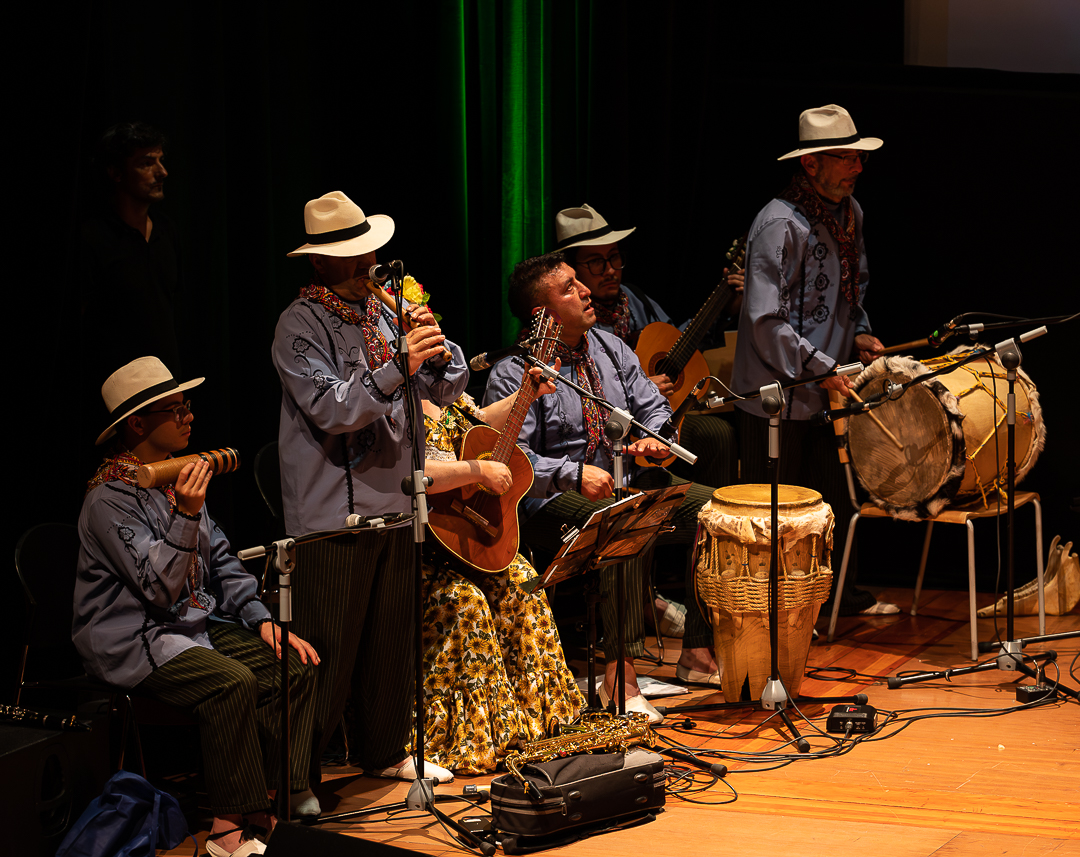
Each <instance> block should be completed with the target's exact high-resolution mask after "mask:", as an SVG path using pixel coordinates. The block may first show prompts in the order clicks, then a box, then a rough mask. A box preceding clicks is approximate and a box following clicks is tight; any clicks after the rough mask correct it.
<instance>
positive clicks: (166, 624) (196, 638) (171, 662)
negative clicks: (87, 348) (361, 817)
mask: <svg viewBox="0 0 1080 857" xmlns="http://www.w3.org/2000/svg"><path fill="white" fill-rule="evenodd" d="M202 382H203V379H202V378H196V379H194V380H192V381H187V382H185V383H183V384H178V383H177V382H176V381H175V380H174V378H173V376H172V374H171V373H170V372H169V370H168V369H167V368H166V367H165V365H164V364H163V363H162V362H161V361H160V360H159V359H158V358H156V357H140V358H139V359H138V360H133V361H132V362H131V363H128V364H127V365H125V366H123V367H122V368H120V369H118V370H117V371H116V372H114V373H113V374H112V375H110V376H109V378H108V380H107V381H106V382H105V385H104V386H103V387H102V390H101V392H102V397H103V398H104V400H105V406H106V408H107V409H108V411H109V418H110V424H109V426H108V428H106V429H105V431H104V432H102V433H101V435H100V436H99V437H98V439H97V443H98V445H101V444H103V443H105V442H106V441H108V440H110V439H112V441H113V443H112V446H111V447H110V449H109V453H108V455H107V457H106V458H105V460H104V461H103V462H102V464H101V466H100V467H99V468H98V471H97V473H96V474H95V475H94V478H93V479H92V480H91V481H90V484H89V486H88V488H87V493H86V498H85V500H84V501H83V508H82V513H81V514H80V516H79V540H80V542H81V547H80V550H79V561H78V566H77V570H76V574H77V577H76V582H75V604H74V615H75V618H74V622H73V624H72V639H73V640H74V643H75V647H76V649H78V651H79V654H80V656H81V657H82V659H83V663H84V665H85V668H86V671H87V673H89V674H90V675H92V676H94V677H95V678H99V679H101V680H103V681H106V682H109V683H110V684H113V685H117V686H118V687H124V688H135V689H137V691H138V693H139V695H141V696H149V697H151V698H153V699H157V700H160V701H162V702H165V703H168V704H169V705H173V706H176V707H178V708H182V709H184V710H186V711H188V712H189V713H190V714H191V715H192V716H193V717H194V718H195V720H196V722H197V723H198V725H199V734H200V737H201V741H202V749H203V766H204V774H205V779H206V787H207V794H208V797H209V801H210V806H211V809H212V811H213V814H214V822H213V826H212V828H211V835H210V838H209V839H208V841H207V843H206V850H207V853H209V854H211V855H213V857H223V856H224V855H229V854H238V855H247V854H260V853H262V852H263V850H265V848H264V846H263V844H262V843H261V842H258V841H257V840H255V839H253V838H251V837H252V835H253V834H252V833H251V831H250V829H249V828H248V822H252V823H254V824H256V825H260V826H262V827H264V828H268V827H270V826H272V824H273V821H274V819H273V816H272V811H271V807H270V799H269V796H268V794H267V789H268V788H269V789H274V788H277V785H278V783H279V782H280V775H279V773H278V771H277V770H275V767H276V766H277V765H278V762H279V760H280V758H281V756H280V753H279V745H278V744H277V742H276V741H261V740H260V737H261V736H263V737H265V736H267V735H271V734H277V731H278V727H279V722H280V721H279V718H280V709H279V708H278V699H279V697H280V692H279V684H280V665H279V663H278V660H279V659H280V657H281V644H280V636H279V632H278V630H277V628H276V626H275V625H274V623H273V621H271V618H270V611H269V610H268V609H267V608H266V606H265V605H264V604H263V603H262V602H261V601H260V600H259V597H258V581H257V580H256V579H255V577H253V576H252V575H251V574H249V573H248V572H247V571H245V570H244V568H243V566H242V565H241V564H240V561H239V560H237V559H236V557H235V556H233V555H232V554H231V553H230V549H229V543H228V541H227V540H226V538H225V536H224V534H223V533H222V532H221V530H220V529H219V528H218V526H217V525H216V524H215V523H214V522H213V521H212V520H211V519H210V517H209V515H208V513H207V512H206V508H205V505H204V504H205V501H206V493H207V487H208V485H209V482H210V470H209V466H208V465H207V463H206V462H199V463H198V464H189V465H187V466H186V467H184V469H183V470H181V471H180V474H179V476H178V477H177V478H176V482H175V483H174V484H171V485H164V486H162V487H160V488H150V489H146V488H141V487H139V485H138V482H137V472H138V468H139V467H140V465H142V464H151V463H154V462H157V461H163V460H165V459H166V458H169V457H171V456H172V455H173V454H174V453H177V452H180V451H181V450H183V449H185V448H186V447H187V445H188V440H189V438H190V436H191V424H192V422H193V416H192V412H191V403H190V401H187V400H185V399H184V395H183V394H184V393H185V392H186V391H187V390H190V389H192V388H194V387H197V386H198V385H199V384H201V383H202ZM290 644H291V645H292V647H293V648H294V649H295V650H296V651H295V652H290V657H289V668H290V691H289V692H290V703H291V707H290V721H291V725H290V731H291V733H292V736H293V738H294V741H293V747H292V757H291V766H292V771H291V777H290V779H291V784H290V788H291V789H292V790H293V791H294V794H293V795H292V800H291V803H292V808H293V811H294V814H297V815H318V814H319V804H318V801H317V800H316V798H315V797H314V795H313V794H312V793H311V791H310V790H309V789H308V752H309V748H310V745H311V727H312V715H313V712H314V708H313V703H314V691H315V665H316V664H318V663H319V656H318V655H317V654H316V652H315V650H314V649H313V648H312V647H311V646H310V645H309V644H308V643H306V642H305V641H304V640H302V639H301V638H299V637H297V636H296V635H295V634H294V635H292V636H291V637H290Z"/></svg>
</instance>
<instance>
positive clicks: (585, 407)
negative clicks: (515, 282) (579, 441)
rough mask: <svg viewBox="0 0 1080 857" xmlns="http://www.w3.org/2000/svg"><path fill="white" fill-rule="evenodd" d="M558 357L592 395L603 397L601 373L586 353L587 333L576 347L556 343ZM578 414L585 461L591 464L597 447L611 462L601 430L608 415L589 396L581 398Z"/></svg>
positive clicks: (609, 452)
mask: <svg viewBox="0 0 1080 857" xmlns="http://www.w3.org/2000/svg"><path fill="white" fill-rule="evenodd" d="M554 356H556V357H561V358H562V362H563V365H564V366H572V367H573V368H574V370H575V371H576V373H577V382H578V384H580V385H581V386H582V387H583V388H584V389H585V390H586V391H587V392H589V393H592V394H593V395H594V396H599V397H600V398H601V399H602V398H604V385H603V383H602V382H601V381H600V372H599V371H598V370H597V368H596V363H595V362H594V361H593V359H592V355H591V354H589V335H588V334H587V333H586V334H585V335H584V336H582V337H581V343H580V344H579V345H578V346H576V347H575V348H570V347H569V346H568V345H566V344H565V343H563V342H559V343H557V344H556V345H555V355H554ZM581 415H582V417H583V418H584V421H585V432H586V435H587V437H588V441H587V443H586V447H585V463H586V464H592V461H593V457H594V456H595V455H596V450H597V449H598V448H600V447H602V448H603V450H604V452H605V454H606V455H607V457H608V460H609V461H614V459H615V456H614V452H613V451H612V446H611V438H609V437H608V436H607V434H606V433H605V432H604V426H605V425H606V424H607V417H605V416H604V414H603V413H601V411H600V406H599V405H598V404H596V402H594V401H593V400H592V399H582V400H581Z"/></svg>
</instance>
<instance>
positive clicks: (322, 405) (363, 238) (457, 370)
mask: <svg viewBox="0 0 1080 857" xmlns="http://www.w3.org/2000/svg"><path fill="white" fill-rule="evenodd" d="M304 228H305V232H306V237H307V240H306V241H305V242H304V243H303V244H302V245H301V246H299V247H297V248H296V249H295V250H293V251H292V252H290V253H288V254H287V255H289V256H293V257H296V256H307V257H308V258H309V259H310V260H311V265H312V267H313V269H314V270H313V272H312V277H311V280H310V281H309V283H308V284H307V285H306V286H304V287H303V288H302V289H301V290H300V294H299V295H298V296H297V298H296V299H295V300H294V301H292V303H290V304H289V306H287V307H286V308H285V311H284V312H283V313H282V314H281V318H280V319H279V320H278V325H277V329H276V331H275V334H274V344H273V348H272V352H271V353H272V359H273V362H274V366H275V368H276V369H277V372H278V377H279V379H280V381H281V386H282V397H281V419H280V425H279V430H278V455H279V458H280V461H281V483H282V484H281V488H282V502H283V506H284V512H285V527H286V530H287V532H289V533H290V534H291V535H302V534H304V533H307V532H311V531H313V530H332V529H339V528H341V527H343V526H345V521H346V518H347V517H348V516H349V515H353V514H355V515H359V516H385V515H392V514H395V513H407V512H409V511H410V508H411V504H410V500H409V498H408V497H407V496H406V495H405V494H403V493H402V492H401V483H402V479H403V478H404V477H405V476H407V475H409V474H410V472H411V470H412V466H411V462H410V454H411V449H412V447H413V444H419V445H420V446H421V448H422V446H423V422H422V421H421V422H420V423H419V425H415V426H413V425H410V422H409V420H408V418H407V415H406V403H405V401H404V398H403V396H402V394H401V385H402V383H403V381H404V378H403V376H402V374H401V370H400V369H399V367H398V363H397V361H395V360H394V359H393V358H394V357H395V356H396V355H395V349H394V347H393V345H392V343H393V342H394V341H395V337H396V333H392V332H391V331H390V329H389V328H388V327H387V326H386V322H385V320H384V318H383V313H382V304H381V303H380V302H379V300H378V299H377V298H376V297H375V295H373V294H372V291H371V288H370V280H369V278H368V269H369V268H370V266H371V265H373V264H375V262H376V251H378V250H380V249H381V248H382V247H383V246H385V245H386V243H387V242H388V241H389V240H390V239H391V237H392V236H393V235H394V221H393V220H392V219H391V218H390V217H388V216H386V215H384V214H372V215H365V213H364V211H363V210H362V209H361V208H360V206H358V205H357V204H356V203H355V202H353V201H352V200H351V199H349V197H348V196H346V195H345V194H344V193H342V192H340V191H333V192H331V193H328V194H325V195H323V196H321V197H319V198H318V199H313V200H311V201H310V202H308V203H307V205H305V207H304ZM419 316H420V317H419V319H418V321H419V322H420V326H418V327H416V328H415V329H413V330H410V331H409V332H408V333H407V334H406V335H405V336H406V340H407V343H408V363H407V371H408V372H409V373H410V375H412V376H413V378H414V383H413V384H412V385H411V386H412V390H413V393H414V396H415V397H416V398H417V400H419V399H420V398H424V399H427V400H429V401H431V402H434V403H436V404H437V405H439V406H446V405H449V404H450V403H451V402H453V401H454V400H455V399H457V397H458V396H459V395H461V393H462V392H464V388H465V384H466V382H467V381H468V370H467V368H466V366H465V359H464V357H463V355H462V353H461V350H460V349H459V348H458V347H457V346H456V345H454V344H453V343H451V342H450V341H448V340H446V338H445V337H444V336H443V334H442V331H441V330H440V329H439V327H438V326H437V325H436V324H435V323H434V318H433V317H432V315H431V313H430V310H427V309H426V308H423V309H422V310H421V311H420V313H419ZM444 352H448V353H449V356H450V360H449V361H448V360H447V359H446V357H445V356H444ZM416 411H417V413H419V411H420V404H419V401H417V403H416ZM414 547H415V546H414V543H413V540H412V537H411V533H410V531H409V529H408V528H397V529H389V530H386V531H382V532H375V531H368V532H364V533H363V534H360V535H350V536H338V537H335V538H332V539H325V540H323V541H318V542H313V543H309V544H305V545H301V546H298V548H297V565H298V567H299V568H300V573H299V574H298V575H297V578H296V579H295V580H294V583H293V601H294V605H295V608H294V614H293V621H294V626H295V627H296V629H297V631H298V632H299V633H300V634H302V635H306V636H307V637H308V639H310V640H311V641H312V643H313V645H315V647H316V648H317V649H318V650H319V653H320V655H321V656H322V658H323V664H322V667H321V668H320V677H319V686H318V688H317V690H316V702H315V729H314V734H313V752H312V764H313V769H312V775H313V776H316V777H317V776H318V760H319V758H320V756H321V755H322V750H323V749H324V748H325V746H326V743H327V742H328V740H329V738H330V736H331V734H332V733H333V731H334V729H335V727H336V726H337V724H338V722H339V721H340V719H341V715H342V712H343V710H344V708H345V701H346V698H347V697H348V694H349V691H350V687H352V688H353V691H352V697H353V701H354V703H355V705H354V707H353V710H354V711H355V718H354V722H353V724H352V727H351V728H350V737H353V738H355V739H356V740H355V741H354V742H353V743H352V750H353V758H354V759H355V760H356V761H357V763H358V764H359V765H360V766H361V767H362V768H364V770H365V771H367V772H368V773H369V774H373V775H381V776H387V777H398V778H403V779H414V778H415V771H414V765H413V762H412V759H411V758H409V757H408V754H407V752H406V749H405V748H406V746H407V745H408V744H409V729H410V723H411V720H412V718H411V702H412V684H411V682H410V676H411V675H412V672H411V670H412V653H413V645H412V643H413V640H412V635H413V631H412V626H413V623H412V618H413V609H412V604H413V598H414V593H413V580H414V578H413V574H412V572H411V569H412V567H413V556H414V554H413V550H414ZM361 640H363V641H364V645H363V646H362V647H361ZM354 663H355V664H356V670H355V671H354V670H353V665H354ZM354 679H355V684H354ZM424 770H425V775H426V776H429V777H435V778H437V779H439V780H440V781H449V780H450V779H452V778H453V776H452V774H451V773H450V772H449V771H447V770H446V769H444V768H440V767H438V766H436V765H434V764H431V763H427V762H426V763H425V768H424Z"/></svg>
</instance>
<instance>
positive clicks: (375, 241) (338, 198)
mask: <svg viewBox="0 0 1080 857" xmlns="http://www.w3.org/2000/svg"><path fill="white" fill-rule="evenodd" d="M304 228H305V229H306V230H307V236H308V243H307V244H304V245H303V246H301V247H297V248H296V249H295V250H293V251H292V252H291V253H287V254H286V255H287V256H303V255H305V254H315V255H318V256H362V255H364V254H365V253H370V252H372V251H373V250H378V249H379V248H380V247H382V246H383V245H384V244H385V243H386V242H387V241H389V240H390V238H391V237H392V236H393V234H394V221H393V219H392V218H390V217H388V216H387V215H385V214H373V215H371V216H370V217H365V216H364V212H363V211H361V209H360V206H358V205H357V204H356V203H355V202H353V201H352V200H351V199H349V198H348V197H347V196H345V194H343V193H342V192H341V191H339V190H333V191H330V193H327V194H323V195H322V196H320V197H319V198H318V199H313V200H311V201H310V202H308V204H307V205H305V206H304Z"/></svg>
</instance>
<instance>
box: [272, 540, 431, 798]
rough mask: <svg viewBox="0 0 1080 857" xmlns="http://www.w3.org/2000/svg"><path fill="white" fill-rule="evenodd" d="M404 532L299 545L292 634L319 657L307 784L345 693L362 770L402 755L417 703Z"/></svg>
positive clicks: (315, 775)
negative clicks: (357, 738)
mask: <svg viewBox="0 0 1080 857" xmlns="http://www.w3.org/2000/svg"><path fill="white" fill-rule="evenodd" d="M414 551H415V545H414V543H413V535H412V529H411V528H409V527H399V528H397V529H393V530H384V531H383V532H376V531H369V532H364V533H359V534H357V535H348V536H337V537H335V538H332V539H323V540H322V541H318V542H310V543H308V544H305V545H299V546H298V547H297V548H296V573H295V574H294V575H293V585H292V594H293V625H292V627H293V629H294V630H295V631H296V633H297V634H299V635H300V636H301V637H303V638H304V639H305V640H307V641H308V642H309V643H311V645H313V646H314V647H315V651H317V652H318V653H319V658H320V659H321V663H320V664H319V683H318V686H317V688H316V692H315V705H314V708H315V725H314V728H313V730H312V753H311V765H312V771H311V775H312V781H313V782H318V781H319V776H320V771H319V761H320V759H321V757H322V753H323V750H325V749H326V744H327V742H328V741H329V740H330V736H331V735H332V734H333V732H334V729H335V727H336V726H337V724H338V722H339V721H340V720H341V714H342V712H343V711H344V709H345V702H346V700H347V699H348V697H349V694H350V691H351V693H352V698H353V708H354V710H355V712H356V720H355V721H354V722H353V723H351V724H349V730H348V734H350V735H354V734H355V735H359V736H360V741H359V747H356V748H355V749H353V753H352V755H353V756H354V757H355V758H356V760H357V762H358V764H359V765H360V766H361V767H362V768H363V769H364V770H365V771H369V772H370V771H378V770H381V769H383V768H388V767H390V766H391V765H395V764H397V763H398V762H400V761H401V760H402V759H404V758H405V756H406V755H407V754H406V752H405V748H406V747H407V746H409V745H410V741H409V738H410V731H411V728H412V702H413V700H414V698H415V693H414V687H413V685H414V677H413V670H414V666H413V664H414V663H415V660H414V652H413V648H414V641H413V628H414V625H415V623H414V618H413V611H414V609H415V608H414V604H413V600H414V589H415V587H414V585H413V584H414V570H413V556H414Z"/></svg>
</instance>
